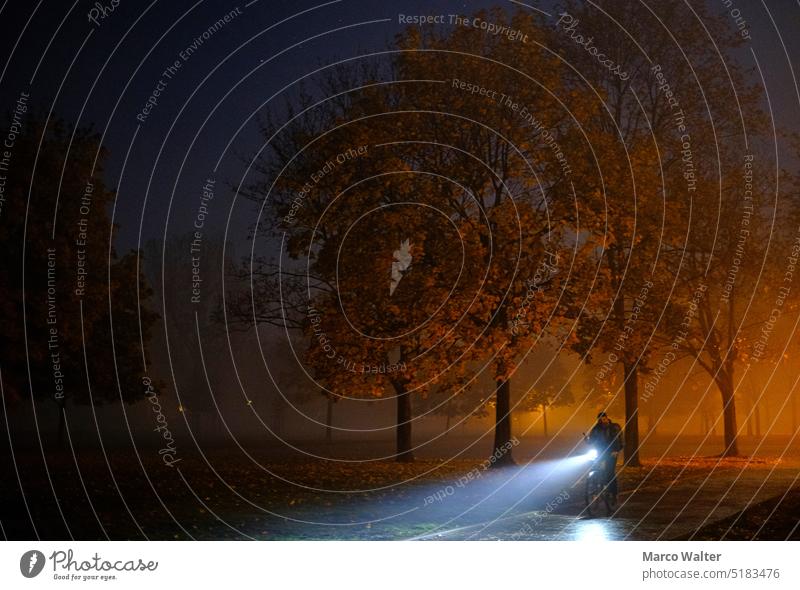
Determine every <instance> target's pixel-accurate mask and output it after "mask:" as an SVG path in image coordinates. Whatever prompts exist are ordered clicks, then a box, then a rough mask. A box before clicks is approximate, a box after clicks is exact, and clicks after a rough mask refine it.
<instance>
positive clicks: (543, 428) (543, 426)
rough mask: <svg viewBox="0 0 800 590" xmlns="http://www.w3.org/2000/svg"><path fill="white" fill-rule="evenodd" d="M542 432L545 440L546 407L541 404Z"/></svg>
mask: <svg viewBox="0 0 800 590" xmlns="http://www.w3.org/2000/svg"><path fill="white" fill-rule="evenodd" d="M542 430H543V431H544V437H545V438H547V406H546V405H544V404H542Z"/></svg>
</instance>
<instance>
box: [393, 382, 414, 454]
mask: <svg viewBox="0 0 800 590" xmlns="http://www.w3.org/2000/svg"><path fill="white" fill-rule="evenodd" d="M392 385H394V391H395V394H396V395H397V455H396V460H397V462H398V463H411V462H413V461H414V452H413V451H412V450H411V394H410V393H409V392H408V391H406V387H405V384H404V383H401V382H400V381H394V382H393V383H392Z"/></svg>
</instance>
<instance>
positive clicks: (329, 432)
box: [325, 396, 333, 444]
mask: <svg viewBox="0 0 800 590" xmlns="http://www.w3.org/2000/svg"><path fill="white" fill-rule="evenodd" d="M325 442H326V443H328V444H330V443H332V442H333V398H332V397H330V396H328V407H327V411H326V412H325Z"/></svg>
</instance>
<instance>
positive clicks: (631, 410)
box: [622, 363, 641, 467]
mask: <svg viewBox="0 0 800 590" xmlns="http://www.w3.org/2000/svg"><path fill="white" fill-rule="evenodd" d="M622 368H623V371H624V373H625V448H624V454H625V465H629V466H631V467H639V466H641V463H640V462H639V365H638V364H636V363H630V364H628V363H623V365H622Z"/></svg>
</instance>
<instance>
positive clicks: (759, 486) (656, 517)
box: [417, 468, 798, 541]
mask: <svg viewBox="0 0 800 590" xmlns="http://www.w3.org/2000/svg"><path fill="white" fill-rule="evenodd" d="M768 474H769V469H749V470H745V471H740V470H738V469H724V470H717V471H716V472H715V473H714V474H713V475H712V476H711V477H709V478H708V480H706V479H705V475H704V476H699V477H693V478H690V479H684V480H681V481H679V482H678V483H676V484H674V485H673V486H672V487H671V488H668V486H657V487H656V486H643V487H641V488H640V489H638V490H635V491H633V492H629V493H626V494H620V502H619V504H620V505H619V508H618V509H617V511H616V512H615V514H614V515H613V516H612V517H611V518H588V517H586V516H585V515H583V514H582V512H583V506H582V505H581V504H580V502H578V501H576V502H572V503H567V504H564V505H562V506H559V507H558V508H556V509H555V510H551V511H547V510H535V511H529V512H524V513H521V514H515V515H512V516H509V517H506V518H500V519H497V520H493V521H489V522H484V523H479V524H473V525H469V526H464V527H454V528H451V529H448V530H444V531H439V532H435V533H433V534H427V535H423V536H419V537H417V539H419V540H531V541H535V540H590V541H591V540H623V539H637V540H650V539H662V540H666V539H674V538H677V537H683V536H687V535H691V534H692V533H693V532H694V531H695V530H697V529H698V528H700V527H701V526H702V525H704V524H708V523H711V522H714V521H717V520H721V519H723V518H726V517H728V516H731V515H733V514H736V513H738V512H740V511H742V510H743V509H745V508H746V507H747V506H748V505H749V504H751V503H757V502H761V501H763V500H766V499H767V498H770V497H774V496H780V495H782V494H783V493H784V492H785V491H786V490H787V489H788V488H789V486H790V484H791V483H792V480H793V479H794V478H795V477H796V476H797V474H798V471H797V469H796V468H778V469H776V470H775V471H774V472H773V473H772V475H771V476H770V477H767V476H768ZM737 478H738V479H737ZM575 492H576V493H574V494H572V496H571V497H572V498H576V497H580V493H579V490H575Z"/></svg>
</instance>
